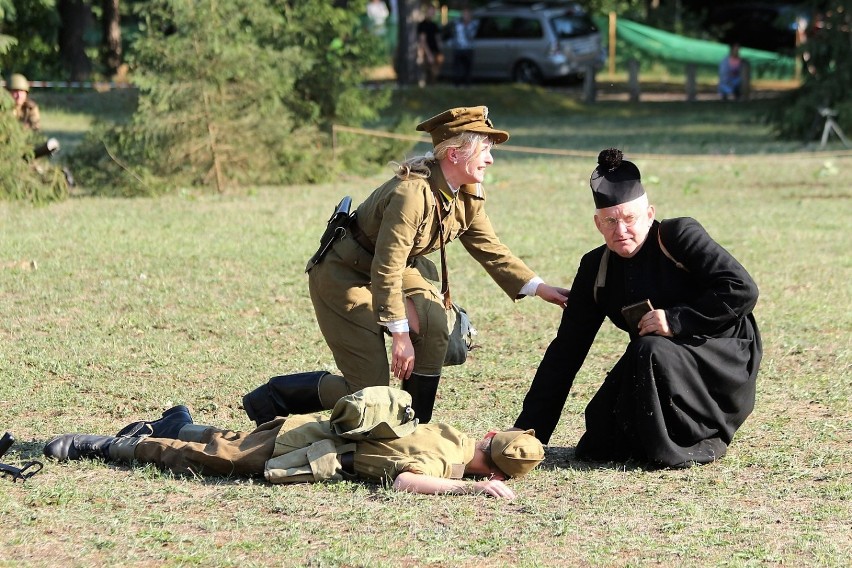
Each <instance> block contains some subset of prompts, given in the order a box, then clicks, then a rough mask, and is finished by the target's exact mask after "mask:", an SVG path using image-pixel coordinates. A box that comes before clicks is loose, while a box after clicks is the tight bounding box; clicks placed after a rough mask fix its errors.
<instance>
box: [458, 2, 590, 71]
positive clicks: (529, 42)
mask: <svg viewBox="0 0 852 568" xmlns="http://www.w3.org/2000/svg"><path fill="white" fill-rule="evenodd" d="M473 18H474V20H475V21H476V35H475V37H474V40H473V50H474V55H473V70H472V73H473V78H474V79H504V80H505V79H510V80H513V81H517V82H521V83H534V84H538V83H541V82H543V81H548V80H554V79H563V78H571V77H581V76H583V74H584V73H585V71H586V69H587V67H588V66H589V65H591V66H592V67H594V69H595V70H596V71H597V70H599V69H601V68H602V67H603V65H604V61H605V57H606V55H605V53H604V51H603V49H602V47H601V38H600V33H599V32H598V29H597V27H595V24H594V23H593V22H592V20H591V18H589V16H588V15H587V14H586V12H585V11H584V10H583V9H582V7H580V6H579V5H578V4H576V3H573V2H538V3H532V4H530V3H521V2H516V3H512V2H501V3H495V4H490V5H488V6H487V7H485V8H481V9H478V10H476V11H474V12H473ZM453 29H454V26H453V25H452V23H451V24H450V25H449V26H448V30H449V32H450V34H449V36H448V37H447V38H446V39H445V46H446V51H447V55H448V59H447V61H448V63H449V64H448V65H446V66H445V69H446V70H447V71H449V72H452V71H451V70H452V63H451V62H452V51H453V38H452V35H451V34H452V30H453Z"/></svg>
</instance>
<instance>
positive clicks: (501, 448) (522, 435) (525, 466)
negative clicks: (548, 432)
mask: <svg viewBox="0 0 852 568" xmlns="http://www.w3.org/2000/svg"><path fill="white" fill-rule="evenodd" d="M543 459H544V446H542V445H541V442H540V441H539V440H538V438H536V437H535V430H527V431H525V432H522V431H520V430H510V431H506V432H498V433H497V434H495V435H494V438H492V440H491V460H492V461H493V462H494V465H496V466H497V467H499V468H500V471H502V472H503V473H505V474H506V475H508V476H509V477H520V476H522V475H525V474H527V473H529V472H530V471H532V470H533V469H534V468H535V466H537V465H538V464H540V463H541V461H542V460H543Z"/></svg>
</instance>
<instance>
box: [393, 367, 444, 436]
mask: <svg viewBox="0 0 852 568" xmlns="http://www.w3.org/2000/svg"><path fill="white" fill-rule="evenodd" d="M440 380H441V377H434V376H431V377H430V376H427V375H418V374H417V373H411V376H410V377H408V380H405V381H402V390H404V391H406V392H408V393H409V394H411V408H413V409H414V417H415V418H417V419H418V421H419V422H420V424H426V423H428V422H429V421H430V420H432V409H433V408H434V407H435V396H437V394H438V382H439V381H440Z"/></svg>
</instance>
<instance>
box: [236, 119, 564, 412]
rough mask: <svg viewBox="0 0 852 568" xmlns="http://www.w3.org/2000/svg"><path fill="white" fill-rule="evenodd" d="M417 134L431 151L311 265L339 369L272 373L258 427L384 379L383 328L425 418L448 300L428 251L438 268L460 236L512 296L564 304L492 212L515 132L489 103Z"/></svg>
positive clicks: (249, 399)
mask: <svg viewBox="0 0 852 568" xmlns="http://www.w3.org/2000/svg"><path fill="white" fill-rule="evenodd" d="M417 130H419V131H424V132H427V133H429V134H430V135H431V136H432V142H433V144H434V148H433V149H432V151H430V152H428V153H427V154H426V155H424V156H421V157H415V158H411V159H409V160H406V161H405V162H403V163H402V164H400V165H398V167H397V171H396V175H395V176H394V177H393V178H392V179H390V180H389V181H387V182H386V183H384V184H383V185H382V186H380V187H379V188H378V189H376V190H375V191H374V192H373V193H372V194H371V195H370V196H369V197H367V199H366V200H365V201H364V202H363V203H362V204H361V205H360V206H358V208H357V210H356V211H355V213H354V214H353V216H352V218H351V221H350V224H349V226H348V228H347V230H346V234H345V236H343V238H341V239H340V240H338V241H336V242H335V243H334V244H333V245H332V247H331V249H330V250H329V252H328V253H327V254H326V256H325V257H324V258H323V259H322V261H321V262H319V263H318V264H314V265H313V266H309V286H310V292H311V300H312V301H313V305H314V311H315V313H316V317H317V322H318V323H319V326H320V330H321V331H322V334H323V336H324V337H325V340H326V343H328V346H329V347H330V348H331V351H332V353H333V355H334V360H335V362H336V363H337V366H338V368H339V369H340V370H341V371H342V374H343V376H342V377H341V376H338V375H333V374H330V373H326V372H323V371H319V372H311V373H300V374H296V375H284V376H281V377H274V378H273V379H271V380H270V381H269V383H267V384H266V385H262V386H261V387H260V388H258V389H256V390H255V391H253V392H251V393H249V394H248V395H246V397H245V398H244V401H243V402H244V406H245V409H246V412H247V413H248V415H249V417H250V418H252V419H253V420H256V421H257V422H258V423H262V422H263V421H265V420H267V419H271V418H273V417H274V416H276V415H286V414H288V413H305V412H313V411H316V410H319V409H329V408H332V406H333V405H334V403H335V402H336V401H337V400H338V399H339V398H341V397H343V396H346V395H348V394H351V393H353V392H355V391H357V390H360V389H362V388H364V387H368V386H375V385H387V384H388V381H389V369H388V359H387V350H386V346H385V342H384V335H385V333H388V334H389V335H390V336H391V337H392V346H391V362H390V372H391V373H392V374H393V376H394V377H396V378H397V379H401V380H402V381H403V388H404V389H405V390H407V391H409V392H410V393H411V395H412V398H413V406H414V409H415V413H416V416H417V417H418V418H419V419H420V422H422V423H425V422H428V421H429V420H430V418H431V414H432V407H433V405H434V402H435V394H436V392H437V388H438V381H439V379H440V376H441V368H442V367H443V365H444V356H445V354H446V352H447V344H448V336H449V323H448V317H447V314H448V309H449V308H450V302H449V297H448V296H449V289H448V287H447V282H446V280H447V279H446V270H443V271H442V272H443V275H442V276H443V277H442V278H441V280H443V286H442V288H443V290H442V291H439V290H438V289H437V288H436V286H435V285H434V284H433V282H436V281H438V280H439V277H438V271H437V269H436V267H435V264H434V263H432V262H431V261H430V260H429V259H427V258H425V256H424V255H427V254H430V253H432V252H435V251H438V250H441V251H442V255H441V257H442V265H443V264H444V255H443V250H442V247H443V245H445V244H446V243H448V242H450V241H453V240H456V239H458V240H460V241H461V242H462V244H463V245H464V247H465V249H467V251H468V252H469V253H470V255H471V256H472V257H473V258H475V259H476V260H477V261H478V262H479V263H480V264H481V265H482V266H483V268H485V270H486V271H487V272H488V274H489V275H490V276H491V277H492V278H493V279H494V281H495V282H496V283H497V284H498V285H499V286H500V288H502V289H503V291H504V292H505V293H506V294H507V295H508V296H509V297H510V298H513V299H515V300H517V299H520V298H522V297H524V296H532V295H535V296H538V297H540V298H542V299H544V300H546V301H548V302H551V303H553V304H557V305H559V306H561V307H564V305H565V302H566V301H567V296H568V290H565V289H562V288H555V287H553V286H549V285H547V284H545V283H544V281H543V280H542V279H541V278H539V277H538V276H536V274H535V273H534V272H533V271H532V270H530V269H529V268H528V267H527V265H526V264H524V262H523V261H521V260H520V259H519V258H517V257H516V256H514V255H513V254H512V253H511V251H510V250H509V249H508V247H506V246H505V245H504V244H503V243H501V242H500V239H499V238H498V237H497V235H496V234H495V232H494V229H493V228H492V226H491V221H490V220H489V218H488V215H487V214H486V213H485V208H484V206H485V193H484V191H483V188H482V181H483V178H484V177H485V169H486V168H487V167H488V166H490V165H491V164H492V163H493V161H494V160H493V158H492V156H491V148H492V146H493V145H494V144H501V143H503V142H505V141H506V140H508V138H509V135H508V133H506V132H504V131H502V130H497V129H495V128H493V125H492V123H491V121H490V120H489V119H488V109H487V108H486V107H484V106H478V107H467V108H453V109H450V110H447V111H445V112H443V113H441V114H439V115H437V116H435V117H433V118H430V119H429V120H427V121H425V122H423V123H421V124H419V125H418V126H417ZM444 268H445V267H444ZM449 313H451V314H452V313H454V312H452V311H450V312H449Z"/></svg>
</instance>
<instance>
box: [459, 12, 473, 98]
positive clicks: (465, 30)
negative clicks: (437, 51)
mask: <svg viewBox="0 0 852 568" xmlns="http://www.w3.org/2000/svg"><path fill="white" fill-rule="evenodd" d="M476 27H477V22H475V21H474V20H473V15H472V13H471V11H470V8H464V9H463V10H462V15H461V18H459V19H458V20H456V21H455V23H454V24H453V41H454V44H453V71H454V73H453V77H454V79H455V84H456V86H460V85H464V86H469V85H470V83H471V77H472V75H473V38H474V37H476Z"/></svg>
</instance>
